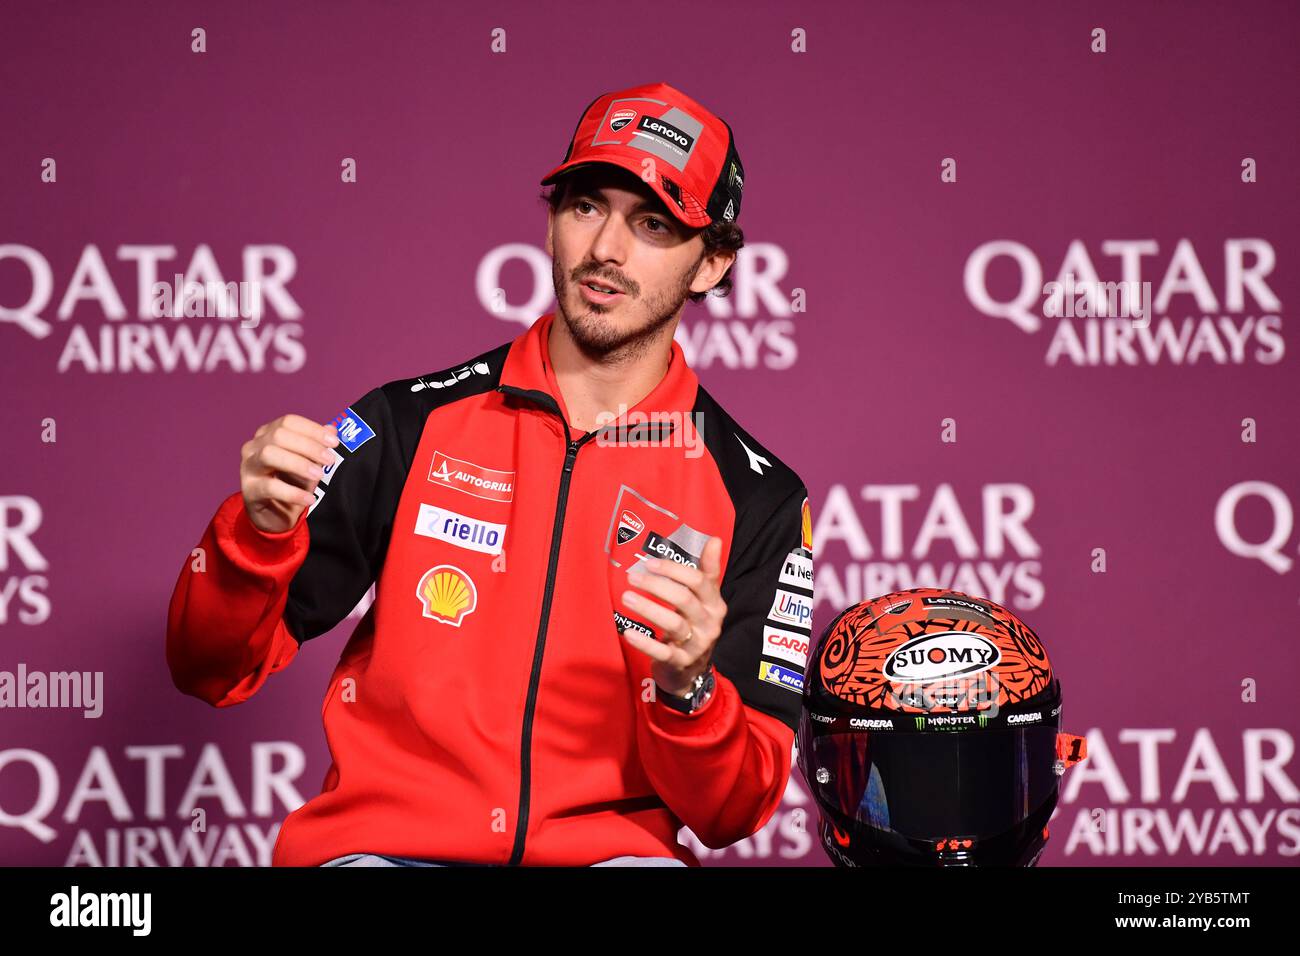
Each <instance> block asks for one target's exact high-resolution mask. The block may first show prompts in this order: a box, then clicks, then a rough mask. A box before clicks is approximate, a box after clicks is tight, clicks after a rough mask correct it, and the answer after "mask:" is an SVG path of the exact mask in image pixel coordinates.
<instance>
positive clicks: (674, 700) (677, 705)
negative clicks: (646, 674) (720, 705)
mask: <svg viewBox="0 0 1300 956" xmlns="http://www.w3.org/2000/svg"><path fill="white" fill-rule="evenodd" d="M714 683H715V682H714V680H713V664H711V663H710V664H709V666H708V667H707V668H706V669H705V671H704V673H703V674H701V675H700V676H699V677H697V678H695V680H694V681H693V682H692V683H691V689H690V690H689V691H687V692H686V693H685V694H683V695H680V696H679V695H677V694H670V693H669V692H668V691H666V690H664V689H663V688H662V687H660V686H659V684H658V682H656V683H655V690H656V691H657V693H656V694H655V697H656V698H657V699H658V700H661V701H663V702H664V704H665V705H666V706H668V707H671V708H672V709H673V710H675V711H677V712H679V713H682V714H693V713H695V711H697V710H699V709H700V708H701V707H703V706H704V704H705V702H706V701H707V700H708V699H709V698H710V697H711V696H712V695H713V685H714Z"/></svg>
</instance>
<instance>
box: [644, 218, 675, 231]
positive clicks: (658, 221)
mask: <svg viewBox="0 0 1300 956" xmlns="http://www.w3.org/2000/svg"><path fill="white" fill-rule="evenodd" d="M646 222H652V223H654V224H655V225H656V226H659V227H660V228H658V229H651V230H650V231H651V232H660V233H663V232H668V231H670V230H669V229H668V223H666V222H664V221H663V220H662V219H647V220H646Z"/></svg>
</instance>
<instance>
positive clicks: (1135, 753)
mask: <svg viewBox="0 0 1300 956" xmlns="http://www.w3.org/2000/svg"><path fill="white" fill-rule="evenodd" d="M817 577H818V585H819V586H820V584H821V572H820V567H819V570H818V576H817ZM1216 734H1217V737H1216ZM1084 736H1086V737H1087V740H1088V759H1087V760H1086V761H1084V762H1083V763H1080V764H1077V765H1076V766H1074V767H1072V768H1071V769H1070V771H1069V773H1067V774H1066V775H1065V777H1064V778H1062V780H1061V783H1060V788H1061V789H1060V799H1059V802H1058V803H1057V806H1056V809H1055V810H1053V811H1052V815H1051V818H1050V820H1049V829H1050V831H1051V839H1050V841H1049V842H1048V844H1047V850H1046V854H1045V859H1049V860H1050V859H1057V858H1059V859H1060V860H1061V862H1062V863H1065V864H1069V865H1076V864H1080V863H1082V862H1084V861H1085V858H1086V859H1088V860H1095V861H1096V862H1099V863H1114V864H1120V863H1127V864H1130V865H1131V864H1151V865H1155V864H1163V863H1170V862H1174V861H1178V860H1184V861H1189V862H1198V863H1202V864H1204V865H1207V866H1225V865H1239V864H1241V863H1244V862H1259V863H1268V864H1273V865H1279V866H1286V865H1292V866H1293V865H1295V862H1296V857H1297V856H1300V790H1298V789H1297V787H1296V781H1295V776H1294V769H1293V768H1292V763H1293V762H1294V757H1295V738H1294V737H1293V736H1292V734H1291V732H1290V731H1289V730H1287V729H1285V728H1281V727H1256V728H1246V729H1242V730H1223V729H1221V728H1217V727H1216V728H1214V729H1213V730H1212V729H1211V728H1209V727H1196V726H1190V725H1189V726H1184V727H1177V728H1175V727H1154V728H1133V727H1118V728H1100V727H1093V728H1091V729H1090V730H1088V731H1087V733H1086V734H1085V735H1084ZM791 766H792V767H793V768H794V769H793V770H792V771H791V773H790V778H789V781H788V782H787V784H786V789H785V796H784V799H783V800H782V801H781V806H780V807H779V808H778V809H777V811H776V812H775V813H774V814H773V816H772V818H771V820H770V821H769V822H768V824H767V825H766V826H765V827H763V829H762V830H760V831H759V832H758V833H755V834H754V835H753V836H751V837H748V838H747V839H744V840H741V841H740V842H739V843H733V844H732V845H731V846H729V847H724V848H722V849H718V850H714V849H710V848H709V847H706V846H704V845H703V844H702V843H700V841H699V839H698V838H696V837H695V835H694V834H693V833H691V831H690V830H689V829H688V828H685V827H683V828H682V829H681V830H680V831H679V832H678V836H679V837H680V838H681V839H682V841H683V842H684V843H685V844H686V845H687V846H689V847H690V848H691V850H692V851H694V853H695V855H696V856H697V857H698V858H699V859H700V860H701V861H702V862H708V863H711V864H712V863H717V864H720V865H726V866H734V865H744V864H747V863H751V862H753V863H756V864H757V863H791V864H799V865H816V864H826V863H827V862H828V861H827V860H826V855H825V853H824V852H823V850H822V848H821V846H820V843H819V841H818V840H817V838H816V832H817V821H818V818H819V815H820V814H819V810H818V807H817V803H816V801H814V800H813V798H812V795H811V794H810V793H809V792H808V790H807V784H806V782H805V781H804V778H803V773H802V772H801V771H800V770H799V769H798V748H797V747H795V748H794V749H793V756H792V758H791Z"/></svg>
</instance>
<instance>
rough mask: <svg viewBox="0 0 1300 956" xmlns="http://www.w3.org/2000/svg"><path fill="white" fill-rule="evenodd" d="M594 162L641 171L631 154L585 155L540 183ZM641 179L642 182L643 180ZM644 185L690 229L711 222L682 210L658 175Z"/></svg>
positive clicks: (638, 173) (638, 175) (639, 165)
mask: <svg viewBox="0 0 1300 956" xmlns="http://www.w3.org/2000/svg"><path fill="white" fill-rule="evenodd" d="M596 163H606V164H608V165H610V166H617V167H619V168H620V169H626V170H627V171H628V172H629V173H631V174H632V175H634V176H636V177H637V178H640V177H641V172H642V167H641V162H640V160H637V159H635V158H633V157H631V156H609V157H607V158H604V157H602V158H599V159H598V158H594V157H592V156H585V157H583V158H580V159H571V160H569V161H568V162H567V163H561V164H560V165H559V166H556V167H555V168H554V169H552V170H551V171H550V172H549V173H547V174H546V175H545V176H543V177H542V181H541V185H543V186H549V185H551V184H552V183H554V182H555V181H556V180H557V179H559V178H560V177H561V176H564V175H565V174H567V173H570V172H572V171H573V170H575V169H578V168H580V167H583V166H593V165H595V164H596ZM642 181H643V182H644V180H642ZM646 185H647V186H649V187H650V188H651V189H652V190H654V193H655V195H656V196H658V197H659V198H660V199H661V200H662V201H663V204H664V206H665V207H666V208H667V209H668V211H669V212H670V213H672V214H673V216H674V217H675V218H676V219H678V220H680V221H681V222H683V223H685V224H686V225H688V226H690V227H691V228H692V229H703V228H704V227H705V226H708V225H710V224H712V222H713V220H712V219H710V218H709V217H708V215H707V214H702V215H700V216H699V217H693V216H690V215H688V214H687V213H686V211H685V210H683V209H682V208H681V207H680V206H678V205H677V203H676V202H675V201H674V200H673V197H672V196H670V195H669V194H668V193H667V192H666V191H665V190H664V188H663V183H662V181H661V180H660V179H659V178H658V177H656V178H655V181H654V182H652V183H646ZM682 192H683V193H686V190H685V189H684V188H683V189H682ZM692 198H693V199H694V200H695V205H697V206H698V207H699V208H701V209H703V208H704V203H701V202H699V200H698V198H696V197H692Z"/></svg>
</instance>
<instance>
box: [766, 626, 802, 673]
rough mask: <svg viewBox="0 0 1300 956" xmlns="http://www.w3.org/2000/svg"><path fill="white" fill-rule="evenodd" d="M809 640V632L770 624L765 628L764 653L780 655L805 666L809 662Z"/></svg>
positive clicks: (768, 655)
mask: <svg viewBox="0 0 1300 956" xmlns="http://www.w3.org/2000/svg"><path fill="white" fill-rule="evenodd" d="M809 642H810V638H809V637H808V635H807V634H796V633H795V632H794V631H783V630H781V629H780V628H779V627H772V626H771V625H770V624H769V625H767V626H765V627H764V628H763V654H764V655H765V656H767V657H779V658H781V659H782V660H786V661H789V662H790V663H792V664H798V665H799V666H800V667H803V666H804V665H805V664H807V663H808V644H809Z"/></svg>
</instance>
